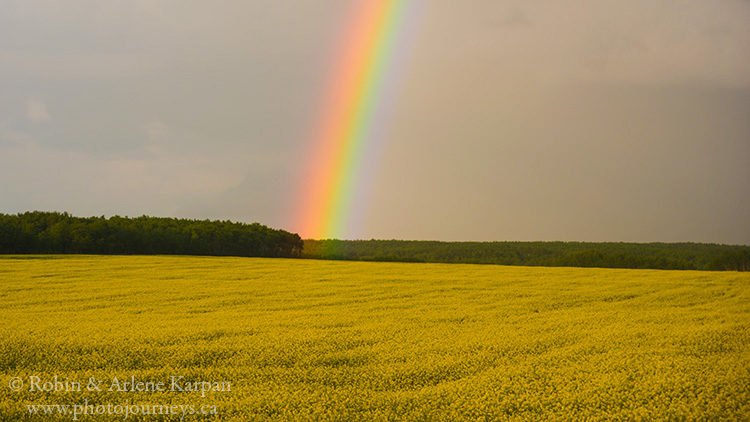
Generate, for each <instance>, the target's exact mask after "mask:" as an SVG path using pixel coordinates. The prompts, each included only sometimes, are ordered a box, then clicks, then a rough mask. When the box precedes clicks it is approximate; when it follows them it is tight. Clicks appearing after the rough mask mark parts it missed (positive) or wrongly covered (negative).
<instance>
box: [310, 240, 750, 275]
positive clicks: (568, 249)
mask: <svg viewBox="0 0 750 422" xmlns="http://www.w3.org/2000/svg"><path fill="white" fill-rule="evenodd" d="M302 257H305V258H320V259H345V260H362V261H403V262H445V263H471V264H502V265H530V266H551V267H558V266H562V267H605V268H652V269H665V270H733V271H747V270H748V269H750V246H731V245H717V244H705V243H589V242H437V241H404V240H343V241H342V240H305V247H304V250H303V253H302Z"/></svg>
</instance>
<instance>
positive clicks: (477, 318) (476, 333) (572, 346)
mask: <svg viewBox="0 0 750 422" xmlns="http://www.w3.org/2000/svg"><path fill="white" fill-rule="evenodd" d="M749 345H750V275H749V274H747V273H736V272H697V271H659V270H618V269H582V268H541V267H537V268H532V267H504V266H494V265H461V264H407V263H367V262H342V261H317V260H291V259H256V258H223V257H179V256H22V257H8V256H5V257H2V256H0V374H1V375H0V420H73V419H74V417H75V418H76V420H83V421H103V420H127V421H135V420H142V421H161V420H180V419H181V418H183V420H186V421H189V420H217V421H218V420H221V421H224V420H232V421H251V420H258V421H264V420H283V421H286V420H332V421H334V420H335V421H358V420H420V421H454V420H458V421H460V420H471V421H495V420H539V421H546V420H571V419H574V420H583V419H586V420H681V419H687V420H712V421H713V420H748V418H750V348H749V347H748V346H749ZM55 377H57V378H55ZM172 377H177V378H176V379H177V380H178V389H177V390H174V389H173V388H171V380H172ZM92 379H93V380H95V381H97V382H99V383H100V384H99V385H100V388H101V391H100V390H89V389H87V386H88V382H89V381H90V380H92ZM113 379H116V381H115V382H114V384H115V386H114V389H113ZM19 380H20V381H19ZM55 381H56V382H57V383H56V382H55ZM126 382H132V384H134V385H135V387H134V386H132V385H128V384H125V385H123V383H126ZM161 382H163V383H164V385H162V388H161V389H158V388H156V385H157V384H158V383H161ZM14 383H15V384H14ZM45 383H47V384H45ZM76 383H79V384H80V385H79V386H77V385H76ZM136 384H137V385H136ZM60 385H63V387H65V388H62V389H58V388H57V387H58V386H60ZM185 385H188V386H189V387H191V388H189V389H188V390H185ZM206 386H208V387H207V388H204V387H206ZM221 386H224V387H229V389H228V390H227V389H226V388H221ZM137 387H140V388H141V390H140V391H139V390H137ZM192 387H195V389H193V388H192ZM180 388H182V391H181V390H180ZM118 389H119V390H118ZM79 390H80V391H79ZM110 390H111V391H110ZM39 404H48V405H59V406H74V405H79V406H80V405H81V404H88V405H89V406H90V407H88V411H90V412H91V413H87V414H84V415H80V414H78V415H75V416H72V415H71V414H70V413H68V414H64V415H60V414H59V412H62V411H63V410H59V409H62V408H59V409H58V408H55V409H57V410H55V409H52V411H51V412H50V413H47V414H46V415H44V414H43V410H40V409H39V408H37V414H36V416H29V414H30V412H32V411H30V410H29V409H30V408H29V406H31V405H39ZM118 404H119V405H120V406H121V407H120V408H119V409H120V413H119V414H117V412H116V411H117V408H116V407H112V406H113V405H114V406H117V405H118ZM105 405H109V406H110V409H109V410H108V411H105V410H106V409H105V407H104V406H105ZM150 405H153V406H154V407H151V408H148V409H147V410H149V411H151V410H153V411H154V413H146V410H144V409H146V408H145V407H140V408H139V409H140V410H139V411H140V412H141V413H134V412H133V411H134V410H138V409H135V408H134V406H150ZM172 405H174V406H193V408H192V410H193V411H195V412H199V411H201V412H202V411H204V410H205V409H209V411H210V410H214V413H215V414H210V415H204V414H203V413H192V414H191V413H190V411H189V410H188V411H186V412H184V413H179V414H174V413H173V414H166V413H164V412H167V407H168V406H172ZM156 406H161V407H156ZM126 407H128V408H129V409H128V410H125V408H126ZM70 409H72V407H71V408H70ZM177 409H178V410H179V409H180V408H179V407H178V408H177ZM196 409H199V410H196ZM48 410H49V409H48ZM58 410H59V412H58ZM78 410H79V411H80V410H81V408H78ZM172 410H174V409H172ZM99 411H103V413H101V414H99V413H98V412H99ZM55 412H58V413H55ZM107 412H109V413H107ZM113 412H114V413H113ZM125 412H129V414H128V415H127V418H126V417H125V416H126V415H125ZM160 412H161V413H160Z"/></svg>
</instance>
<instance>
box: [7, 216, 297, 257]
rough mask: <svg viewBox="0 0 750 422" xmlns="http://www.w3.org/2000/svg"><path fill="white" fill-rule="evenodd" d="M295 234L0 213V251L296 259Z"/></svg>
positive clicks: (231, 225) (237, 226) (208, 223)
mask: <svg viewBox="0 0 750 422" xmlns="http://www.w3.org/2000/svg"><path fill="white" fill-rule="evenodd" d="M302 247H303V242H302V239H301V238H300V237H299V235H297V234H295V233H289V232H287V231H284V230H276V229H272V228H269V227H266V226H263V225H261V224H258V223H253V224H245V223H235V222H231V221H212V220H190V219H177V218H158V217H148V216H145V215H144V216H141V217H136V218H128V217H120V216H114V217H110V218H105V217H103V216H102V217H87V218H84V217H73V216H71V215H69V214H68V213H59V212H41V211H34V212H26V213H22V214H15V215H10V214H0V253H4V254H28V253H40V254H45V253H59V254H69V253H83V254H170V255H171V254H177V255H228V256H259V257H296V256H300V254H301V252H302Z"/></svg>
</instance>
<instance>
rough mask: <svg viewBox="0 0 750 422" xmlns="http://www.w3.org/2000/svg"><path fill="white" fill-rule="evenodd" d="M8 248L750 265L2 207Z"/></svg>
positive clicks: (720, 248) (3, 248) (747, 261)
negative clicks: (331, 236) (338, 236)
mask: <svg viewBox="0 0 750 422" xmlns="http://www.w3.org/2000/svg"><path fill="white" fill-rule="evenodd" d="M0 253H2V254H48V253H54V254H75V253H81V254H146V255H148V254H177V255H226V256H258V257H301V258H315V259H340V260H357V261H400V262H443V263H471V264H502V265H529V266H565V267H604V268H652V269H665V270H730V271H747V270H748V269H750V246H741V245H717V244H705V243H614V242H608V243H590V242H439V241H411V240H305V241H304V242H303V241H302V239H301V238H300V237H299V235H297V234H294V233H289V232H287V231H284V230H276V229H272V228H269V227H266V226H263V225H261V224H258V223H253V224H245V223H235V222H231V221H212V220H189V219H177V218H159V217H148V216H141V217H135V218H129V217H119V216H114V217H110V218H105V217H73V216H71V215H69V214H68V213H59V212H41V211H34V212H26V213H22V214H14V215H10V214H1V213H0Z"/></svg>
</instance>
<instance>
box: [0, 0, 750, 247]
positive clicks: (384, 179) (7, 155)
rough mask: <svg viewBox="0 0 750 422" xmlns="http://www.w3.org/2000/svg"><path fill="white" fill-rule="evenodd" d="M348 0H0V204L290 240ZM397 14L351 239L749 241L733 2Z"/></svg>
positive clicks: (747, 26)
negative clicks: (388, 74)
mask: <svg viewBox="0 0 750 422" xmlns="http://www.w3.org/2000/svg"><path fill="white" fill-rule="evenodd" d="M347 4H348V2H347V1H343V0H341V1H339V0H322V1H300V0H294V1H292V0H267V1H249V0H243V1H222V2H206V1H187V0H175V1H114V0H110V1H73V0H69V1H36V0H19V1H9V0H0V212H5V213H16V212H21V211H26V210H60V211H63V210H64V211H69V212H71V213H72V214H75V215H84V216H88V215H113V214H119V215H130V216H136V215H141V214H148V215H156V216H178V217H191V218H219V219H232V220H239V221H246V222H252V221H258V222H261V223H263V224H267V225H271V226H273V227H279V228H286V229H290V230H294V227H291V226H290V224H291V222H290V221H291V220H290V215H293V214H294V210H291V209H290V208H291V207H293V206H294V205H295V204H296V203H298V202H297V201H296V200H295V198H293V197H292V196H294V195H295V192H297V189H296V187H297V186H298V185H299V180H298V179H299V178H300V175H301V174H303V172H302V171H301V170H303V167H304V165H305V158H306V155H305V153H304V152H305V151H307V148H309V144H310V142H311V138H310V132H311V130H310V129H311V127H312V125H313V119H314V118H315V117H316V116H319V115H320V113H319V110H317V107H319V106H320V104H322V98H323V97H324V95H325V93H324V92H323V88H324V85H325V84H324V82H325V81H326V80H327V79H326V78H327V76H328V74H329V67H330V63H331V62H332V61H333V59H334V57H335V46H336V45H337V37H338V36H339V34H340V33H341V28H342V27H343V26H344V25H345V23H346V20H347V13H346V12H347V10H348V7H347ZM418 21H419V22H418V32H417V37H416V41H415V43H414V47H413V49H412V55H411V57H409V58H408V60H406V61H404V63H401V64H402V65H403V66H404V72H405V73H404V75H405V76H404V78H403V81H402V84H401V86H400V91H399V92H398V95H397V97H396V98H397V102H396V103H395V109H394V110H393V112H392V116H393V121H392V122H391V124H390V129H389V130H388V132H387V136H386V137H385V140H386V141H385V143H384V145H383V152H382V156H381V158H380V160H379V162H378V163H377V168H376V169H375V172H374V173H373V174H374V179H373V183H372V185H371V186H369V187H368V189H369V192H366V195H365V196H367V197H369V201H368V202H367V206H366V207H364V208H363V209H362V210H361V212H362V214H361V215H360V218H359V220H360V221H361V226H360V227H359V228H358V230H357V232H356V233H351V235H350V237H359V238H400V239H438V240H591V241H700V242H720V243H740V244H750V2H748V1H739V0H716V1H706V0H694V1H690V0H673V1H665V0H631V1H627V2H624V1H619V0H607V1H602V0H575V1H566V2H549V1H529V0H525V1H501V0H466V1H455V0H426V2H425V7H424V8H423V10H422V13H421V16H420V17H419V20H418ZM414 24H417V22H415V23H414Z"/></svg>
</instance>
